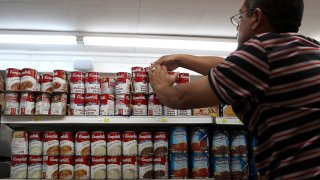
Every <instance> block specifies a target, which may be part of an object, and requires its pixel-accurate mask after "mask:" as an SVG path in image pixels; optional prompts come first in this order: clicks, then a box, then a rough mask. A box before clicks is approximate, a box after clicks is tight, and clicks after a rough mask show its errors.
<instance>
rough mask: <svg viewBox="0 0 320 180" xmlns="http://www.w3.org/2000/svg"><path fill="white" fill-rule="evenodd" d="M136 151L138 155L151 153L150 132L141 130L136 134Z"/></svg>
mask: <svg viewBox="0 0 320 180" xmlns="http://www.w3.org/2000/svg"><path fill="white" fill-rule="evenodd" d="M138 151H139V155H140V156H150V155H153V142H152V135H151V132H141V133H140V134H139V136H138Z"/></svg>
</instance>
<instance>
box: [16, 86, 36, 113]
mask: <svg viewBox="0 0 320 180" xmlns="http://www.w3.org/2000/svg"><path fill="white" fill-rule="evenodd" d="M19 112H20V114H23V115H32V114H34V113H35V97H34V94H33V93H30V92H23V93H21V94H20V108H19Z"/></svg>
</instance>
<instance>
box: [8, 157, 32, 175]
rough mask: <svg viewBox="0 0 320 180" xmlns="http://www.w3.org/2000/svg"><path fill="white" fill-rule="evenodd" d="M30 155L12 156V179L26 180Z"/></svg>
mask: <svg viewBox="0 0 320 180" xmlns="http://www.w3.org/2000/svg"><path fill="white" fill-rule="evenodd" d="M27 162H28V155H13V156H11V173H10V178H12V179H26V178H27V167H28V163H27Z"/></svg>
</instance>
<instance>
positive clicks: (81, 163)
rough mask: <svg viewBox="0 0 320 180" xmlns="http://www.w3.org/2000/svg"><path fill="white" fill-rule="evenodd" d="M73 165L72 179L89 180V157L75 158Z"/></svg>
mask: <svg viewBox="0 0 320 180" xmlns="http://www.w3.org/2000/svg"><path fill="white" fill-rule="evenodd" d="M74 163H75V165H74V178H75V179H90V156H76V157H75V161H74Z"/></svg>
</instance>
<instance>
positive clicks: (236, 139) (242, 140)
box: [230, 131, 248, 155]
mask: <svg viewBox="0 0 320 180" xmlns="http://www.w3.org/2000/svg"><path fill="white" fill-rule="evenodd" d="M246 136H247V133H246V132H244V131H232V132H231V136H230V138H231V139H230V141H231V142H230V144H231V155H236V154H245V155H246V154H248V150H247V138H246Z"/></svg>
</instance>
